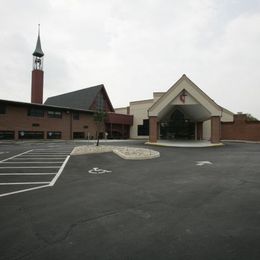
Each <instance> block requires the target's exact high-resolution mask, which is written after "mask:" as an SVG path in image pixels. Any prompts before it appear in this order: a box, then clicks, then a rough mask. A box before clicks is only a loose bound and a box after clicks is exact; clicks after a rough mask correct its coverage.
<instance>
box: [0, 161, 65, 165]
mask: <svg viewBox="0 0 260 260" xmlns="http://www.w3.org/2000/svg"><path fill="white" fill-rule="evenodd" d="M0 163H1V164H7V163H10V164H12V163H20V164H23V163H63V161H58V162H27V161H26V162H3V163H2V162H0Z"/></svg>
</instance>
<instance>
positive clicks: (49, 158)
mask: <svg viewBox="0 0 260 260" xmlns="http://www.w3.org/2000/svg"><path fill="white" fill-rule="evenodd" d="M73 148H74V147H72V148H71V149H69V150H59V149H58V150H55V152H54V150H48V149H32V150H28V151H26V152H23V153H20V154H17V155H15V156H12V157H9V158H6V159H4V160H2V161H0V176H21V178H25V177H22V176H44V175H45V176H47V175H49V176H51V178H52V180H51V181H48V182H47V181H37V180H35V181H30V182H28V181H26V179H24V182H23V180H21V181H20V182H11V179H10V182H0V186H10V187H11V186H12V185H13V186H22V185H40V186H37V187H33V188H27V189H22V190H17V191H11V192H8V193H3V194H0V197H4V196H8V195H12V194H17V193H22V192H27V191H31V190H36V189H41V188H46V187H51V186H54V184H55V183H56V181H57V180H58V178H59V177H60V175H61V173H62V171H63V170H64V168H65V166H66V164H67V162H68V160H69V158H70V153H71V151H72V150H73ZM18 157H19V158H18ZM44 164H45V165H46V164H47V165H46V166H43V165H44ZM19 165H22V166H19ZM26 165H28V166H26ZM4 169H10V172H7V171H5V170H4ZM20 169H21V171H25V172H19V171H20ZM30 169H36V170H35V171H34V172H30ZM40 169H50V171H52V170H51V169H58V170H54V171H55V172H49V170H45V172H38V171H40ZM1 171H2V172H1ZM57 171H58V172H57Z"/></svg>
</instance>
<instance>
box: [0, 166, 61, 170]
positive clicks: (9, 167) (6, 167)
mask: <svg viewBox="0 0 260 260" xmlns="http://www.w3.org/2000/svg"><path fill="white" fill-rule="evenodd" d="M12 168H14V169H34V168H36V169H39V168H40V169H41V168H60V166H3V167H0V169H12Z"/></svg>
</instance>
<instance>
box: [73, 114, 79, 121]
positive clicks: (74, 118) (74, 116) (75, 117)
mask: <svg viewBox="0 0 260 260" xmlns="http://www.w3.org/2000/svg"><path fill="white" fill-rule="evenodd" d="M73 120H79V112H73Z"/></svg>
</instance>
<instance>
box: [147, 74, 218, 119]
mask: <svg viewBox="0 0 260 260" xmlns="http://www.w3.org/2000/svg"><path fill="white" fill-rule="evenodd" d="M176 109H178V110H180V111H182V112H183V113H184V114H185V115H187V116H188V117H189V118H190V119H192V120H194V121H205V120H207V119H210V118H211V117H212V116H221V114H222V108H221V107H220V106H219V105H217V104H216V103H215V102H214V101H213V100H212V99H211V98H209V97H208V96H207V95H206V94H205V93H204V92H203V91H202V90H201V89H200V88H199V87H197V86H196V85H195V84H194V83H193V82H192V81H191V80H190V79H189V78H188V77H187V76H186V75H183V76H182V77H181V78H180V79H179V80H178V81H177V82H176V83H175V84H174V85H173V86H172V87H171V88H170V89H169V90H168V91H167V92H166V93H165V94H164V95H162V96H161V97H160V98H159V99H158V100H157V101H156V102H155V103H154V104H153V105H152V106H151V108H150V109H149V110H148V115H149V116H155V117H157V120H158V121H161V120H164V119H166V118H167V117H168V116H169V115H170V114H171V113H172V112H173V111H174V110H176Z"/></svg>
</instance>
